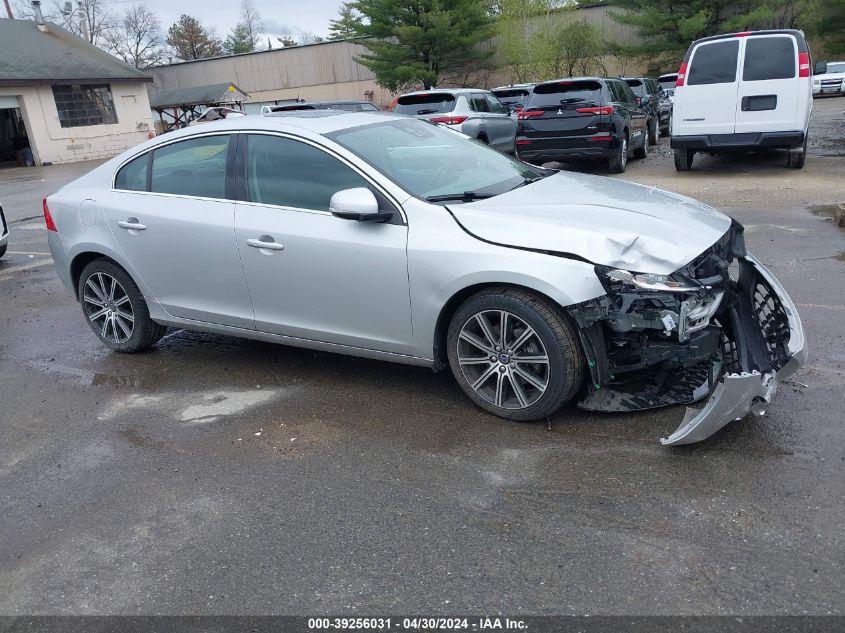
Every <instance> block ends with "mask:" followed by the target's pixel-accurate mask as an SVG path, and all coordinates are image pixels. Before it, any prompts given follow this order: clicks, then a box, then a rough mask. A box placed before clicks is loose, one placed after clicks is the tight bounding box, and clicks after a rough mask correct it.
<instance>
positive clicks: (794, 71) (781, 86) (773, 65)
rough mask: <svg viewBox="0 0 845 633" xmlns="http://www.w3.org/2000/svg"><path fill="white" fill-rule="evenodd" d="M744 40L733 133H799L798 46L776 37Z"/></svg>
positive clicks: (768, 36) (791, 37)
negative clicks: (734, 131) (796, 131)
mask: <svg viewBox="0 0 845 633" xmlns="http://www.w3.org/2000/svg"><path fill="white" fill-rule="evenodd" d="M744 40H745V45H744V47H743V49H744V52H743V55H742V60H743V61H742V65H741V69H740V82H739V98H738V99H737V103H736V131H737V132H738V133H739V132H783V131H787V130H803V122H801V123H799V122H798V47H797V43H796V41H795V38H794V37H793V36H791V35H787V34H783V35H780V34H778V35H758V36H749V37H746V38H744ZM808 65H809V61H808ZM807 75H808V76H809V68H808V69H807Z"/></svg>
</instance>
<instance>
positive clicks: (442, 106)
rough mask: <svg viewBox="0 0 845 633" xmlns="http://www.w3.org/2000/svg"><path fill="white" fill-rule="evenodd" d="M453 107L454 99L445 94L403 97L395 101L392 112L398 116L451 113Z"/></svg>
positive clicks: (435, 93)
mask: <svg viewBox="0 0 845 633" xmlns="http://www.w3.org/2000/svg"><path fill="white" fill-rule="evenodd" d="M454 107H455V97H453V96H452V95H450V94H448V93H445V92H434V93H428V94H421V95H405V96H404V97H399V99H398V100H397V101H396V107H395V108H393V111H394V112H398V113H399V114H411V115H414V114H437V113H440V112H451V111H452V110H453V109H454Z"/></svg>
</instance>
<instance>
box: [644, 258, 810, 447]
mask: <svg viewBox="0 0 845 633" xmlns="http://www.w3.org/2000/svg"><path fill="white" fill-rule="evenodd" d="M744 261H745V262H747V264H748V265H749V266H750V269H751V270H750V271H749V272H753V274H755V275H759V277H760V278H762V280H764V281H765V283H766V284H767V285H768V286H769V288H770V289H771V290H772V291H773V292H774V294H775V295H776V297H777V299H778V300H779V302H780V306H781V307H782V309H783V312H785V314H786V317H787V319H788V322H789V341H788V343H787V358H786V362H785V363H784V364H782V365H781V366H780V368H779V369H776V368H774V367H769V368H767V369H766V370H764V371H757V370H752V371H742V372H738V373H726V374H724V375H723V376H722V377H721V379H720V380H719V382H718V383H717V385H716V387H715V389H714V390H713V392H712V394H711V395H710V397H709V398H708V400H707V402H706V403H705V405H704V407H703V408H701V409H700V410H699V409H692V408H688V409H687V413H686V415H685V416H684V419H683V420H682V421H681V425H680V426H679V427H678V429H677V430H676V431H675V432H674V433H672V434H671V435H670V436H669V437H666V438H661V440H660V442H661V443H662V444H665V445H672V446H675V445H680V444H692V443H694V442H699V441H701V440H703V439H706V438H708V437H710V436H711V435H713V434H714V433H716V432H717V431H718V430H719V429H721V428H722V427H724V426H725V425H726V424H728V423H729V422H731V421H733V420H739V419H741V418H744V417H745V416H746V415H748V414H749V413H752V412H753V413H754V414H755V415H763V414H764V413H765V409H766V406H767V405H768V404H769V402H771V400H772V398H773V397H774V395H775V393H776V392H777V387H778V383H780V382H782V381H783V380H785V379H786V378H788V377H789V376H791V375H792V374H794V373H795V372H796V371H797V370H798V369H799V368H800V367H801V366H802V365H804V364H805V363H806V361H807V344H806V339H805V337H804V328H803V327H802V325H801V319H800V317H799V316H798V311H797V310H796V308H795V304H794V303H793V302H792V300H791V299H790V298H789V295H788V294H787V293H786V290H785V289H784V288H783V286H782V285H781V284H780V282H779V281H778V280H777V279H776V278H775V276H774V275H772V273H771V272H769V270H768V269H766V267H765V266H763V265H762V264H761V263H760V262H759V261H757V259H755V258H754V257H753V256H751V255H748V256H746V258H745V260H744ZM746 330H747V325H745V326H743V329H742V330H741V331H735V332H734V336H743V337H748V339H752V338H753V337H754V335H755V333H754V332H748V331H746ZM748 354H749V356H753V354H754V352H753V350H752V351H750V352H748Z"/></svg>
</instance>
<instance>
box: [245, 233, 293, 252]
mask: <svg viewBox="0 0 845 633" xmlns="http://www.w3.org/2000/svg"><path fill="white" fill-rule="evenodd" d="M246 243H247V246H252V247H253V248H266V249H267V250H270V251H283V250H285V247H284V246H283V245H282V244H279V243H278V242H276V241H275V240H274V239H273V238H272V237H270V236H269V235H262V236H261V237H260V238H257V239H256V238H254V237H252V238H249V239H248V240H247V241H246Z"/></svg>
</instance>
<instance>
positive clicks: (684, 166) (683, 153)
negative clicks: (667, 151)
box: [675, 149, 695, 171]
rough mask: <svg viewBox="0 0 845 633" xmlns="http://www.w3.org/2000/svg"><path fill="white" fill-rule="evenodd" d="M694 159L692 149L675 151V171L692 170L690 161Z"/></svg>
mask: <svg viewBox="0 0 845 633" xmlns="http://www.w3.org/2000/svg"><path fill="white" fill-rule="evenodd" d="M694 158H695V150H692V149H676V150H675V169H677V170H678V171H689V170H690V169H692V161H693V159H694Z"/></svg>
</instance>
